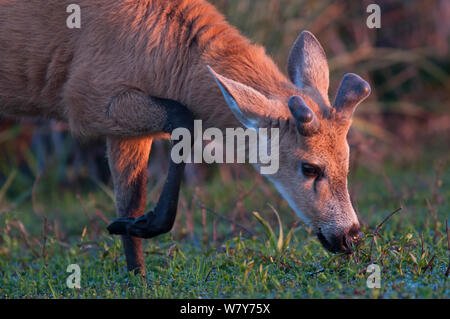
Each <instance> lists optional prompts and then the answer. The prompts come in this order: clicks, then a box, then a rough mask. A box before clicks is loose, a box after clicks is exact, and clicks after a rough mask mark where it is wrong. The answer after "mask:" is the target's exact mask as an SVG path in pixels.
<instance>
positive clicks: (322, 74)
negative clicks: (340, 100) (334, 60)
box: [288, 31, 330, 97]
mask: <svg viewBox="0 0 450 319" xmlns="http://www.w3.org/2000/svg"><path fill="white" fill-rule="evenodd" d="M329 73H330V71H329V69H328V62H327V58H326V55H325V52H324V50H323V48H322V46H321V45H320V43H319V41H318V40H317V39H316V37H315V36H314V35H313V34H312V33H311V32H309V31H303V32H302V33H301V34H300V35H299V36H298V38H297V40H295V42H294V45H293V46H292V49H291V52H290V53H289V58H288V74H289V77H290V79H291V81H292V82H293V83H294V84H295V85H296V86H297V87H299V88H302V87H304V86H310V87H313V88H317V90H318V91H319V92H320V93H321V94H322V95H323V96H324V97H328V86H329Z"/></svg>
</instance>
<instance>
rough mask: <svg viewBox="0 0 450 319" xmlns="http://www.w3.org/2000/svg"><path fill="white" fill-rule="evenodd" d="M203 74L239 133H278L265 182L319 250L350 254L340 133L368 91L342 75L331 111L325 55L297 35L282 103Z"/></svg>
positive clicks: (354, 233)
mask: <svg viewBox="0 0 450 319" xmlns="http://www.w3.org/2000/svg"><path fill="white" fill-rule="evenodd" d="M210 71H211V72H212V74H213V76H214V77H215V79H216V81H217V83H218V85H219V87H220V89H221V91H222V94H223V95H224V97H225V100H226V102H227V104H228V105H229V107H230V108H231V110H232V112H233V113H234V114H235V116H236V117H237V118H238V119H239V121H240V122H241V123H242V124H243V125H244V126H246V127H252V128H258V127H268V126H272V127H273V126H276V127H279V129H280V141H279V163H280V164H279V165H280V168H279V170H278V172H277V173H275V174H273V175H269V176H267V178H268V179H269V180H270V181H271V182H272V183H273V184H274V185H275V186H276V188H277V190H278V191H279V192H280V193H281V195H282V196H283V197H284V198H285V199H286V200H287V201H288V203H289V205H290V206H291V207H292V209H293V210H294V211H295V212H296V213H297V215H298V216H299V217H300V218H301V219H303V220H304V221H305V222H306V223H308V224H309V225H310V226H311V227H312V229H313V230H314V231H315V233H316V234H317V236H318V238H319V240H320V242H321V243H322V244H323V246H324V247H325V248H327V249H328V250H329V251H331V252H335V253H336V252H347V253H351V252H352V244H354V243H357V242H358V241H359V240H360V236H361V235H360V224H359V221H358V217H357V215H356V213H355V211H354V209H353V206H352V204H351V202H350V196H349V193H348V189H347V174H348V170H349V145H348V143H347V133H348V130H349V128H350V125H351V120H352V115H353V112H354V110H355V108H356V106H357V105H358V104H359V103H360V102H361V101H363V100H364V99H365V98H366V97H367V96H368V95H369V94H370V86H369V84H368V83H367V82H366V81H364V80H363V79H361V78H360V77H359V76H357V75H355V74H352V73H349V74H346V75H345V76H344V78H343V79H342V82H341V84H340V86H339V89H338V91H337V94H336V98H335V100H334V103H333V105H331V104H330V102H329V99H328V86H329V69H328V63H327V60H326V56H325V53H324V50H323V49H322V47H321V45H320V44H319V42H318V41H317V39H316V38H315V37H314V35H312V34H311V33H310V32H308V31H304V32H302V33H301V34H300V35H299V37H298V38H297V40H296V41H295V43H294V45H293V47H292V49H291V52H290V54H289V58H288V74H289V78H290V80H291V81H292V82H293V84H294V85H292V89H291V91H289V92H288V91H287V93H286V96H270V97H268V96H266V95H263V94H262V93H260V92H258V91H257V90H255V89H253V88H251V87H249V86H247V85H244V84H242V83H239V82H236V81H233V80H231V79H228V78H226V77H224V76H222V75H219V74H217V73H215V72H214V71H213V70H212V69H210Z"/></svg>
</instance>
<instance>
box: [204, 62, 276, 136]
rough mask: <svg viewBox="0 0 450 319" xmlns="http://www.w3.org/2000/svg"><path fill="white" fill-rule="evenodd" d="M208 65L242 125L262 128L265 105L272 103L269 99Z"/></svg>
mask: <svg viewBox="0 0 450 319" xmlns="http://www.w3.org/2000/svg"><path fill="white" fill-rule="evenodd" d="M207 67H208V70H209V72H211V74H212V76H213V77H214V80H216V83H217V85H218V86H219V88H220V91H221V92H222V94H223V97H224V98H225V101H226V102H227V104H228V106H229V108H230V109H231V111H232V112H233V114H234V115H235V116H236V118H237V119H238V120H239V121H240V122H241V123H242V125H244V126H245V127H246V128H253V129H255V130H257V129H258V128H260V127H261V126H262V123H261V122H262V120H263V118H264V106H267V105H268V103H270V102H269V100H268V99H267V98H266V97H265V96H264V95H263V94H261V93H259V92H258V91H256V90H255V89H253V88H251V87H249V86H247V85H245V84H242V83H239V82H236V81H233V80H231V79H229V78H227V77H225V76H223V75H220V74H218V73H217V72H215V71H214V70H213V69H212V68H211V67H210V66H209V65H208V66H207ZM260 111H261V112H263V113H261V112H260Z"/></svg>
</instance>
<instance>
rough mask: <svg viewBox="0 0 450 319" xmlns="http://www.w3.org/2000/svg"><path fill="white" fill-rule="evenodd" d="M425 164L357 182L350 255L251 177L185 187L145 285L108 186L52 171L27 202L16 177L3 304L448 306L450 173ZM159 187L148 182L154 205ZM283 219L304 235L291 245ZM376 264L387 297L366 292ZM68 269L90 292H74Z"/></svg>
mask: <svg viewBox="0 0 450 319" xmlns="http://www.w3.org/2000/svg"><path fill="white" fill-rule="evenodd" d="M424 163H427V162H426V161H425V162H423V163H422V164H420V163H419V164H417V163H416V164H414V165H408V166H404V165H403V166H402V167H401V168H400V167H399V166H398V165H397V164H394V163H391V164H389V163H388V164H386V165H385V166H384V167H383V171H384V175H385V176H384V177H383V174H379V172H378V173H377V172H376V171H373V170H369V169H367V168H364V167H360V168H358V169H357V170H356V171H354V172H353V173H352V176H351V185H352V189H351V192H352V193H353V195H354V197H356V198H357V203H358V210H359V212H360V216H361V220H362V222H363V225H364V232H365V234H366V236H365V239H364V241H363V243H362V245H361V246H360V248H359V250H358V251H357V252H356V253H355V254H354V255H352V256H345V255H332V254H330V253H328V252H326V251H325V250H324V249H323V248H322V247H321V245H320V243H319V242H318V240H317V239H315V237H314V234H312V233H311V230H310V229H308V228H307V227H306V226H305V225H302V224H300V225H299V226H296V223H297V220H296V219H295V218H294V217H293V215H292V212H291V210H290V209H289V208H288V207H287V205H286V203H285V202H284V201H282V200H281V198H280V197H279V196H278V195H277V194H276V192H275V191H274V189H273V188H272V187H271V186H270V185H269V184H268V183H267V182H264V181H263V180H262V179H260V178H259V177H255V175H256V173H253V172H252V171H250V170H247V169H241V170H239V172H240V173H239V174H240V175H239V178H236V182H235V183H229V184H230V185H229V186H228V185H224V183H223V181H222V177H221V176H220V175H219V174H216V175H215V176H214V177H213V178H212V179H210V180H208V181H207V182H205V184H201V183H200V184H198V186H197V187H196V188H193V187H188V186H184V187H183V190H182V196H181V203H180V210H179V216H178V218H177V222H176V225H175V228H174V230H173V231H172V232H171V233H170V234H167V235H163V236H160V237H158V238H155V239H152V240H148V241H146V242H145V259H146V262H147V272H148V276H147V278H145V279H142V278H140V277H136V276H134V275H132V274H129V273H127V272H126V265H125V259H124V256H123V253H122V248H121V243H120V240H119V239H118V238H116V237H112V236H110V235H108V234H107V232H106V230H105V226H106V222H107V220H108V219H110V218H113V217H114V213H113V211H114V203H113V202H112V201H111V198H110V195H109V194H108V193H109V192H108V191H105V186H103V189H102V188H101V187H100V186H98V184H95V183H91V185H90V186H89V187H87V186H86V185H84V186H83V187H80V189H79V190H77V189H64V188H63V187H55V186H54V185H53V186H52V185H51V180H50V181H49V180H47V177H46V175H45V174H43V176H41V178H40V180H39V182H38V184H37V185H34V187H33V188H34V191H32V192H31V194H30V195H27V194H28V192H26V194H25V195H24V194H20V192H18V191H17V190H18V189H20V187H21V179H17V177H16V176H17V175H20V173H13V174H12V177H11V178H10V179H9V182H8V183H5V184H4V186H3V193H4V194H5V196H4V197H3V200H2V201H1V202H0V212H1V213H0V230H1V231H0V233H1V237H0V238H1V240H0V298H61V297H66V298H67V297H76V298H225V297H228V298H237V297H242V298H324V297H325V298H449V296H450V289H449V288H450V286H449V283H448V279H447V276H446V274H445V273H446V270H447V267H448V264H449V253H448V247H447V245H448V244H447V241H448V238H447V236H448V234H447V233H446V228H445V222H446V219H448V217H449V214H448V212H449V209H450V188H449V187H448V185H449V183H450V171H449V168H450V166H449V163H448V162H447V163H446V164H435V165H427V164H424ZM441 163H442V162H441ZM216 172H217V173H218V172H219V171H218V170H216ZM15 175H16V176H15ZM255 178H256V182H255ZM11 179H13V180H12V181H11ZM22 179H25V177H22ZM155 185H156V184H155ZM255 185H257V186H255ZM19 186H20V187H19ZM6 187H9V190H7V191H6V189H5V188H6ZM53 187H55V188H53ZM106 188H107V186H106ZM159 188H160V186H154V185H150V193H151V196H150V200H149V206H152V205H153V204H154V203H153V201H154V200H155V199H156V198H157V194H158V190H159ZM86 190H88V191H86ZM356 190H358V191H357V192H356ZM1 193H2V192H0V194H1ZM268 204H270V205H272V206H274V207H275V208H276V210H275V209H272V208H271V207H270V206H269V205H268ZM400 206H401V207H402V209H401V210H400V211H398V212H396V213H395V214H393V215H392V217H390V218H387V219H386V220H383V219H385V218H386V217H389V215H390V214H391V213H392V212H393V211H394V210H395V209H396V208H397V207H400ZM253 211H258V212H259V220H258V219H257V218H255V217H254V216H253V215H252V212H253ZM274 211H275V212H279V214H280V216H281V220H282V224H284V228H285V229H291V228H294V229H295V230H294V231H292V233H291V234H292V237H291V238H289V239H288V242H289V244H288V245H287V247H283V245H284V243H283V242H286V241H287V240H283V239H281V242H279V239H280V237H281V236H280V235H279V234H278V233H277V232H276V230H277V229H278V227H279V225H278V218H277V216H276V215H277V214H278V213H276V214H274ZM44 212H45V213H44ZM261 223H262V224H265V225H262V224H261ZM272 227H274V228H273V229H275V231H273V230H272V231H270V230H269V229H272ZM282 233H283V230H282ZM284 238H285V239H286V234H285V233H284ZM372 263H375V264H377V265H379V266H380V267H381V288H380V289H370V288H368V287H367V285H366V282H367V279H368V276H369V275H370V274H369V273H368V272H367V267H368V265H370V264H372ZM70 264H78V265H79V266H80V267H81V289H69V288H67V285H66V280H67V277H68V276H69V275H70V273H68V272H66V269H67V267H68V266H69V265H70Z"/></svg>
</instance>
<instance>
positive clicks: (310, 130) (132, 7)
mask: <svg viewBox="0 0 450 319" xmlns="http://www.w3.org/2000/svg"><path fill="white" fill-rule="evenodd" d="M72 2H73V0H47V1H45V5H43V3H42V1H41V0H3V1H1V2H0V113H1V114H2V115H11V116H19V117H20V116H43V117H50V118H55V119H58V120H61V121H66V122H67V123H69V125H70V129H71V132H72V133H73V135H75V136H84V137H92V136H103V137H106V140H107V156H108V159H109V164H110V168H111V171H112V176H113V181H114V191H115V197H116V205H117V212H118V215H119V217H121V218H118V219H117V220H114V221H113V222H112V223H111V224H110V225H109V226H108V230H109V231H110V233H112V234H120V235H122V238H123V244H124V248H125V254H126V260H127V265H128V269H129V270H136V271H140V272H142V273H144V272H145V270H144V269H145V268H144V261H143V254H142V247H141V244H142V243H141V240H142V239H141V238H150V237H154V236H156V235H159V234H162V233H165V232H168V231H170V229H171V228H172V226H173V223H174V220H175V216H176V210H177V202H178V192H179V188H180V182H181V177H182V174H183V168H184V164H183V163H180V164H176V163H174V162H173V161H172V162H171V165H170V168H169V173H168V177H167V181H166V183H165V185H164V188H163V190H162V194H161V196H160V199H159V201H158V203H157V205H156V207H155V209H154V210H153V211H151V212H149V213H147V214H144V209H145V196H146V188H145V187H146V170H147V161H148V157H149V153H150V149H151V145H152V141H153V140H154V139H157V138H163V137H167V136H168V134H169V133H170V132H172V131H173V130H174V129H175V128H179V127H185V128H188V129H190V130H192V123H193V119H194V118H195V119H201V120H202V121H203V126H204V127H205V128H207V127H217V128H220V129H225V128H227V127H253V128H255V127H277V128H279V132H280V136H279V138H280V142H279V143H280V146H279V147H280V152H279V153H280V154H279V161H280V168H279V170H278V172H277V173H275V174H272V175H270V176H267V177H268V179H269V180H270V181H271V182H273V183H274V185H275V186H276V188H277V189H278V191H279V192H280V193H281V195H282V196H283V197H284V198H285V199H286V200H287V201H288V203H289V204H290V206H291V207H292V209H293V210H295V212H296V213H297V214H298V216H299V217H300V218H301V219H303V220H304V221H305V222H307V223H308V224H309V225H310V227H311V228H312V229H313V230H314V232H315V233H316V234H317V236H318V238H319V239H320V241H321V243H322V244H323V245H324V246H325V247H326V248H327V249H328V250H330V251H332V252H348V253H350V252H351V251H352V244H353V243H355V242H357V241H358V240H359V236H360V225H359V222H358V218H357V215H356V214H355V211H354V209H353V207H352V204H351V202H350V197H349V193H348V190H347V173H348V170H349V146H348V143H347V140H346V135H347V132H348V130H349V127H350V124H351V119H352V114H353V112H354V110H355V108H356V106H357V105H358V104H359V103H360V102H361V101H362V100H363V99H365V98H366V97H367V96H368V95H369V93H370V87H369V85H368V84H367V82H365V81H364V80H362V79H361V78H360V77H359V76H357V75H355V74H347V75H345V76H344V78H343V80H342V82H341V84H340V87H339V89H338V92H337V95H336V98H335V100H334V102H333V104H331V103H330V101H329V99H328V86H329V69H328V65H327V60H326V56H325V53H324V51H323V49H322V47H321V45H320V44H319V42H318V41H317V39H316V38H315V37H314V36H313V35H312V34H311V33H310V32H308V31H304V32H302V33H301V34H300V35H299V37H298V38H297V40H296V41H295V43H294V45H293V47H292V49H291V52H290V54H289V58H288V70H287V71H288V72H287V73H288V76H289V77H288V78H287V77H286V76H285V75H283V73H282V72H280V71H279V69H278V68H277V66H276V65H275V64H274V62H273V61H272V60H271V59H270V58H269V57H268V56H267V55H266V54H265V51H264V49H263V48H262V47H260V46H257V45H254V44H251V43H250V41H249V40H248V39H246V38H245V37H243V36H242V35H240V33H239V32H238V31H237V30H236V29H235V28H233V27H232V26H230V25H229V24H228V23H227V22H226V20H225V18H224V17H223V16H222V15H221V14H220V13H219V12H218V11H217V10H216V9H215V8H214V7H213V6H212V5H211V4H209V3H207V2H206V1H204V0H174V1H163V0H117V1H110V0H77V1H76V2H77V3H78V4H79V5H80V8H81V28H80V29H76V28H75V29H70V28H68V27H67V26H66V19H67V13H66V8H67V6H68V5H69V4H71V3H72Z"/></svg>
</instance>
